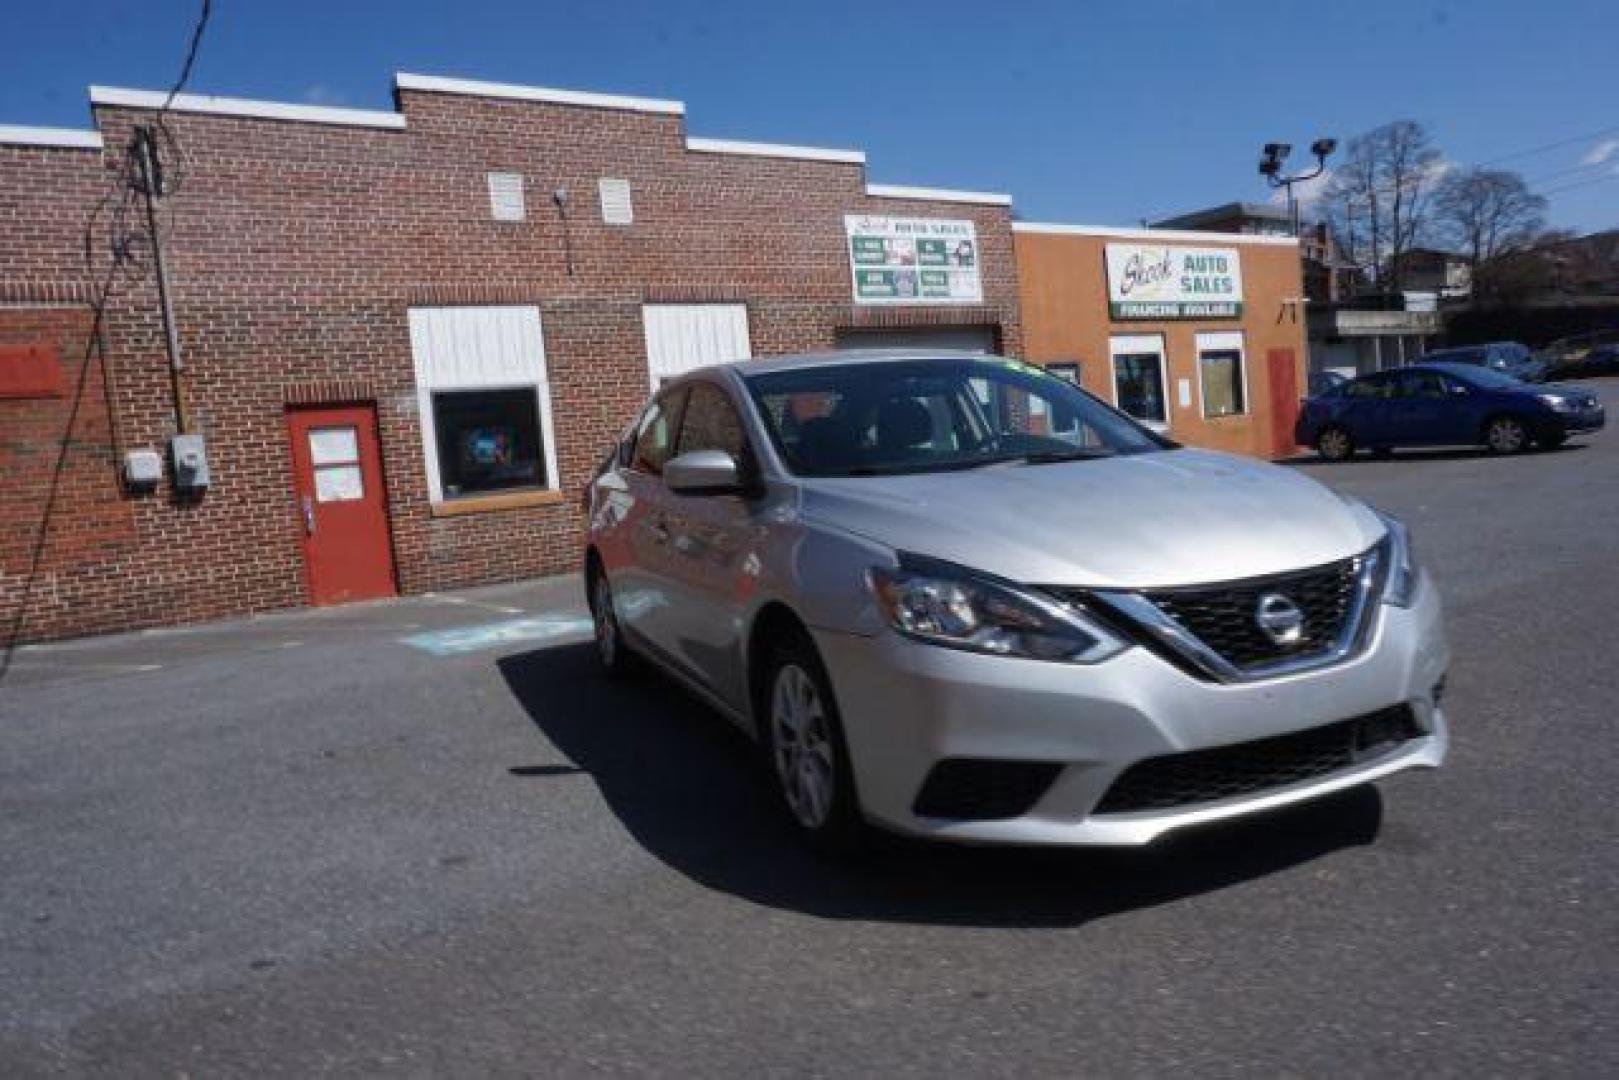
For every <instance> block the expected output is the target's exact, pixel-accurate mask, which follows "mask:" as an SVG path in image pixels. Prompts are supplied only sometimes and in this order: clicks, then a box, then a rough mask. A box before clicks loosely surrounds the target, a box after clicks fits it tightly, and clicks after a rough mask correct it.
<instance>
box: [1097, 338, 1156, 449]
mask: <svg viewBox="0 0 1619 1080" xmlns="http://www.w3.org/2000/svg"><path fill="white" fill-rule="evenodd" d="M1108 352H1109V354H1110V355H1111V356H1112V360H1113V404H1114V405H1115V406H1117V407H1118V409H1119V411H1121V412H1123V413H1126V414H1128V415H1130V416H1133V417H1135V418H1136V419H1137V420H1140V421H1141V422H1142V423H1143V424H1146V425H1147V426H1148V427H1152V428H1160V429H1165V428H1168V427H1169V372H1168V370H1167V369H1166V367H1165V364H1164V335H1162V334H1115V335H1114V336H1113V337H1111V338H1109V339H1108Z"/></svg>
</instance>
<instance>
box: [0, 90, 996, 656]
mask: <svg viewBox="0 0 1619 1080" xmlns="http://www.w3.org/2000/svg"><path fill="white" fill-rule="evenodd" d="M162 101H163V95H161V94H155V93H150V92H144V91H127V90H110V89H92V91H91V104H92V107H93V112H94V116H95V128H96V130H95V131H94V132H78V131H61V130H55V129H37V128H4V127H0V251H3V252H5V253H6V257H5V259H4V261H3V263H0V640H5V639H8V638H15V639H18V640H37V639H44V638H51V637H60V636H66V635H73V634H81V633H90V632H98V631H107V630H115V629H128V628H132V627H140V626H150V625H158V624H165V623H174V622H180V621H185V620H191V619H200V618H209V617H216V616H224V615H235V614H242V613H247V612H254V611H262V610H267V609H272V608H280V607H287V606H293V605H299V604H304V603H308V602H311V601H315V602H324V601H332V600H340V599H351V598H359V597H363V596H370V595H388V594H391V593H393V592H395V591H398V592H418V591H423V590H431V589H439V588H448V587H453V586H461V585H470V584H475V583H480V582H492V581H499V580H506V579H511V578H516V577H521V576H527V575H537V574H546V573H554V572H559V571H564V570H568V569H571V568H573V566H574V565H575V562H576V560H577V557H578V538H579V535H580V529H581V515H580V511H579V499H578V494H579V492H580V489H581V487H582V485H583V484H584V483H585V481H586V480H587V479H588V477H589V475H590V473H591V471H592V469H593V467H594V465H595V463H596V462H597V460H598V459H599V457H600V455H601V453H602V452H603V450H604V448H605V447H606V446H607V445H608V443H609V442H610V440H611V439H612V437H613V435H614V434H615V433H616V432H617V431H618V430H619V429H620V427H621V426H622V425H623V424H624V423H625V422H626V421H627V420H628V419H629V418H630V417H631V416H632V415H633V413H634V410H635V409H636V408H637V406H638V405H639V404H640V403H641V402H642V401H643V400H644V399H645V397H646V395H647V392H648V390H649V387H650V386H651V385H653V384H654V383H655V381H656V379H657V378H659V377H660V376H663V375H666V374H669V373H672V372H675V371H678V370H683V369H684V368H687V367H690V366H695V365H697V364H700V363H704V362H709V361H713V360H722V359H730V358H734V357H736V356H746V355H751V354H768V353H779V352H786V351H796V350H804V349H816V348H829V347H835V346H838V345H845V344H861V345H865V344H877V343H882V342H884V341H887V342H893V343H899V342H905V343H911V342H916V341H933V342H940V343H945V342H948V343H951V344H974V345H983V346H986V347H994V348H999V349H1002V350H1004V351H1007V352H1013V353H1016V352H1019V351H1021V348H1022V340H1021V328H1020V325H1019V320H1018V283H1017V271H1016V265H1015V261H1014V255H1013V241H1012V230H1011V221H1010V199H1009V198H1007V197H1005V196H1001V195H994V194H985V193H975V192H954V191H943V190H935V189H919V188H899V187H891V186H884V185H878V184H871V183H868V182H867V179H866V173H865V159H864V155H862V154H860V153H857V152H852V151H835V150H820V149H813V148H802V147H783V146H774V145H765V144H754V143H737V142H731V141H723V140H715V139H704V138H696V137H689V136H688V135H687V133H686V128H685V120H684V108H683V106H682V105H681V104H680V103H679V102H672V101H660V100H649V99H640V98H626V97H616V96H609V95H598V94H584V93H575V92H568V91H555V90H541V89H535V88H528V87H514V86H505V85H494V84H483V83H470V82H464V81H459V80H445V79H437V78H431V77H424V76H408V75H401V76H399V77H398V78H397V80H396V101H397V108H396V109H395V110H393V111H369V110H356V109H336V108H327V107H316V106H301V105H283V104H275V103H265V102H252V101H239V100H233V99H224V98H213V97H201V96H189V95H182V96H180V97H179V98H177V99H176V100H175V102H174V103H173V107H172V110H171V111H170V112H169V113H168V114H167V116H166V117H165V119H164V122H163V130H162V131H161V135H162V137H161V138H160V139H159V140H158V145H159V149H160V150H161V151H163V152H164V154H165V155H166V157H167V159H168V160H166V161H165V165H166V167H167V169H168V170H169V173H170V176H169V177H168V181H169V183H171V184H172V183H174V182H175V181H178V188H177V190H175V191H174V192H173V194H172V195H171V196H170V197H167V198H165V199H163V200H162V201H161V204H160V208H159V215H160V220H161V221H162V228H161V233H162V236H163V244H164V250H165V256H166V260H167V267H168V271H169V274H170V275H171V290H170V292H171V297H172V301H173V309H174V311H175V313H176V316H177V324H178V340H179V346H180V348H179V353H180V356H181V358H182V360H183V367H182V369H181V370H180V371H179V372H177V373H174V372H171V367H170V358H169V354H168V351H167V349H166V346H165V335H164V327H163V322H162V319H161V315H160V311H161V308H160V305H159V302H158V294H157V284H156V275H155V274H154V273H153V268H152V265H151V258H150V255H149V253H148V252H147V247H146V245H145V244H144V241H142V242H141V243H138V244H135V245H134V247H133V249H130V250H129V254H131V255H132V256H133V257H134V259H133V262H132V263H131V264H130V265H126V266H125V267H123V269H122V270H120V271H119V272H117V273H111V272H110V271H109V264H110V262H111V259H110V256H109V250H110V248H111V244H110V238H111V237H112V236H113V235H115V234H117V235H129V234H131V233H138V232H139V230H138V229H134V228H133V227H132V226H131V225H130V223H129V221H128V220H127V214H126V211H128V210H129V209H130V207H129V206H126V205H124V200H123V198H122V197H121V196H120V197H115V198H113V199H112V200H110V201H108V202H103V199H104V196H105V195H106V194H107V193H108V192H109V191H119V190H121V189H120V188H119V186H118V184H117V177H118V174H119V171H120V169H121V168H123V166H124V164H125V162H126V160H127V148H128V147H129V146H130V145H131V141H132V138H134V136H135V132H136V129H137V127H139V126H149V125H151V124H152V121H153V118H154V116H155V114H156V110H157V108H158V107H159V106H160V105H161V104H162ZM177 150H183V154H179V153H177V152H176V151H177ZM133 206H134V212H135V213H137V214H138V213H139V200H138V199H136V200H135V201H134V203H133ZM98 207H99V208H100V212H98ZM120 222H122V226H121V227H122V230H123V231H122V232H119V231H118V230H119V229H120ZM126 247H127V245H126ZM851 260H853V261H854V266H853V267H852V266H851ZM930 266H931V267H934V268H933V269H929V268H928V267H930ZM108 281H110V282H112V283H113V287H112V290H111V292H110V295H109V296H108V298H107V299H106V301H105V303H102V304H100V305H99V315H98V311H97V307H98V305H97V301H98V300H99V299H100V298H101V296H102V295H103V285H104V283H105V282H108ZM182 403H183V408H184V418H185V421H186V423H185V425H184V426H185V427H187V428H188V429H189V430H190V431H191V432H192V433H195V434H197V435H200V436H201V438H202V440H203V446H204V447H205V459H204V460H205V463H206V470H207V484H206V487H205V488H200V489H198V488H188V487H186V486H185V483H184V481H185V480H186V479H187V478H188V476H189V475H190V474H189V473H186V472H181V473H177V471H176V468H175V465H174V461H173V459H172V456H171V454H170V452H169V450H170V445H169V444H170V439H171V438H172V437H173V436H175V435H176V433H177V432H178V431H179V430H180V429H181V426H182V422H181V420H182V414H181V405H182ZM64 432H70V437H69V438H67V439H65V440H64V439H63V433H64ZM142 451H147V452H156V456H155V457H154V456H153V455H152V454H150V453H148V454H145V455H143V454H142V453H141V452H142ZM132 454H133V457H132V456H131V455H132ZM143 463H144V464H146V465H151V464H160V470H161V475H160V477H159V478H158V479H157V480H156V482H155V483H135V482H132V481H131V476H132V475H133V474H132V472H131V468H132V467H133V468H134V469H135V471H136V472H138V470H139V468H140V467H141V465H142V464H143Z"/></svg>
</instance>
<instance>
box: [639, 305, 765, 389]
mask: <svg viewBox="0 0 1619 1080" xmlns="http://www.w3.org/2000/svg"><path fill="white" fill-rule="evenodd" d="M641 315H642V321H643V322H644V323H645V325H646V357H647V370H648V372H649V373H650V374H651V376H652V385H653V386H654V387H656V386H657V385H658V384H660V383H662V382H663V381H664V380H665V379H670V378H673V377H675V376H676V375H684V374H685V373H686V372H688V371H694V370H696V369H697V368H700V367H706V366H707V365H709V364H720V363H724V362H725V361H727V360H747V359H749V358H750V357H752V356H753V348H752V346H751V345H750V344H749V341H748V309H747V306H746V305H745V304H647V305H646V306H645V307H643V308H642V309H641Z"/></svg>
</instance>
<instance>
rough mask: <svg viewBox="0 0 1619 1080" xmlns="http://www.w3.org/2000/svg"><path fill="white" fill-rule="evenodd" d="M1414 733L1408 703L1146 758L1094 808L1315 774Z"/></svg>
mask: <svg viewBox="0 0 1619 1080" xmlns="http://www.w3.org/2000/svg"><path fill="white" fill-rule="evenodd" d="M1420 734H1421V731H1420V730H1419V729H1418V727H1417V724H1416V719H1415V717H1413V716H1412V715H1411V710H1410V708H1409V707H1408V706H1405V705H1397V706H1393V707H1391V708H1387V709H1381V710H1379V711H1377V712H1374V713H1367V714H1366V715H1364V716H1357V717H1355V718H1353V719H1350V720H1340V721H1338V722H1337V723H1332V724H1327V725H1325V726H1322V727H1316V728H1309V729H1307V730H1305V731H1298V732H1294V733H1292V734H1290V735H1277V736H1274V737H1272V738H1268V739H1257V740H1255V741H1253V742H1245V743H1237V744H1236V745H1234V746H1222V747H1217V748H1215V749H1213V750H1192V751H1189V752H1187V753H1182V754H1166V755H1164V756H1163V757H1155V758H1148V759H1147V760H1145V761H1139V762H1137V763H1136V764H1134V765H1132V766H1130V767H1129V768H1128V769H1126V770H1125V771H1124V772H1123V773H1122V774H1120V776H1119V778H1118V779H1117V780H1115V781H1114V782H1113V786H1112V787H1110V788H1108V790H1107V794H1105V795H1103V796H1102V801H1101V802H1099V803H1098V804H1097V806H1096V810H1095V813H1097V814H1128V813H1132V812H1138V811H1143V810H1168V809H1175V808H1180V807H1188V806H1196V805H1197V804H1199V803H1209V802H1216V801H1218V800H1220V799H1230V798H1236V797H1239V796H1243V795H1255V794H1260V793H1263V792H1266V791H1270V790H1273V789H1276V788H1281V787H1286V786H1287V785H1289V784H1296V783H1299V782H1301V781H1305V780H1315V779H1319V778H1321V777H1324V776H1328V775H1330V774H1332V773H1335V772H1338V771H1339V770H1341V769H1346V768H1349V767H1350V766H1352V765H1358V764H1362V763H1364V762H1367V761H1370V760H1372V759H1374V758H1377V757H1380V756H1382V755H1383V754H1385V753H1388V752H1389V751H1391V750H1393V749H1394V748H1395V747H1397V746H1399V745H1400V744H1402V743H1404V742H1407V741H1409V740H1411V739H1414V738H1416V737H1417V736H1418V735H1420Z"/></svg>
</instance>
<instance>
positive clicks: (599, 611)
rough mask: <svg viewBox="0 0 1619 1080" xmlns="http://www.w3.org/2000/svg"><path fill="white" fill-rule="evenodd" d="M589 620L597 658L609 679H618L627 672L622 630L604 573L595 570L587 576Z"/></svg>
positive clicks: (610, 586) (628, 655) (628, 656)
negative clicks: (588, 580) (588, 579)
mask: <svg viewBox="0 0 1619 1080" xmlns="http://www.w3.org/2000/svg"><path fill="white" fill-rule="evenodd" d="M590 621H591V624H592V629H593V630H594V633H595V638H596V659H597V661H598V662H599V663H600V664H601V669H602V672H603V673H604V674H606V675H607V677H608V678H610V679H621V678H623V677H624V676H625V675H627V674H629V671H630V654H629V653H628V652H627V651H626V650H625V648H624V628H623V627H622V626H620V625H619V621H618V607H617V605H616V604H615V603H614V602H613V587H612V585H611V583H609V582H608V580H607V571H605V570H603V569H601V568H600V567H596V568H595V569H594V570H593V571H592V572H591V575H590Z"/></svg>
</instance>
